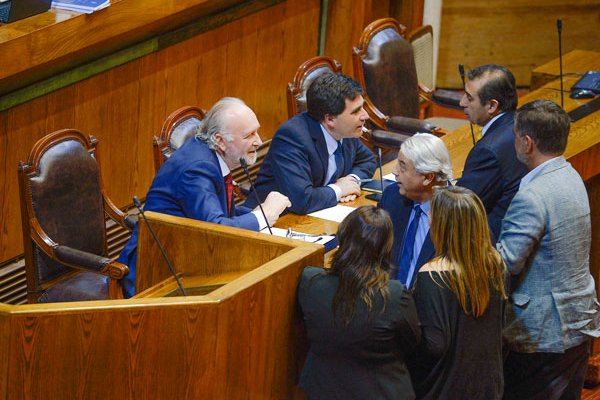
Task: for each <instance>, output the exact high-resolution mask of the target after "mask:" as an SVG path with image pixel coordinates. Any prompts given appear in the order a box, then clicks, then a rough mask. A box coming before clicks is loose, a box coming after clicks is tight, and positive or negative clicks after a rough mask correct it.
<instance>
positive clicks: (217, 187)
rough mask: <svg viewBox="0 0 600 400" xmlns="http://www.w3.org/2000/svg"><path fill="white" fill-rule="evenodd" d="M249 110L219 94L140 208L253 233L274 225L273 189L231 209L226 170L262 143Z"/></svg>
mask: <svg viewBox="0 0 600 400" xmlns="http://www.w3.org/2000/svg"><path fill="white" fill-rule="evenodd" d="M259 127H260V124H259V123H258V120H257V118H256V115H255V114H254V112H253V111H252V110H251V109H250V108H249V107H248V106H247V105H246V104H244V102H243V101H242V100H240V99H236V98H232V97H225V98H223V99H221V100H219V101H218V102H217V103H216V104H215V105H214V106H213V108H212V109H211V110H210V111H209V112H208V113H207V114H206V117H205V118H204V120H203V121H202V124H201V127H200V128H199V130H198V132H197V133H196V135H195V136H194V137H193V138H192V139H190V140H188V141H187V142H186V143H185V144H183V145H182V146H181V147H180V148H179V149H178V150H177V151H176V152H175V153H173V155H172V156H171V157H170V158H169V159H168V160H167V161H166V162H165V164H164V165H163V166H162V167H161V168H160V170H159V171H158V173H157V174H156V177H155V178H154V181H153V182H152V186H151V187H150V190H149V191H148V194H147V195H146V204H145V206H144V209H145V210H146V211H156V212H160V213H165V214H170V215H175V216H180V217H187V218H193V219H198V220H201V221H207V222H213V223H216V224H221V225H228V226H235V227H238V228H244V229H249V230H254V231H258V230H260V229H262V228H264V227H266V222H267V221H268V222H269V224H271V225H272V224H273V223H275V221H276V220H277V218H279V215H280V214H281V213H282V212H283V211H284V210H285V209H286V208H287V207H289V206H290V201H289V200H288V198H287V197H285V196H284V195H282V194H280V193H278V192H271V193H269V195H268V196H267V197H266V199H265V201H264V203H263V204H262V208H263V210H264V212H265V216H266V218H267V221H265V219H264V217H263V216H262V213H261V212H260V210H259V209H258V208H256V209H254V210H251V209H249V208H246V207H236V206H235V203H234V202H233V185H232V180H231V170H232V169H233V168H236V167H238V166H239V165H240V158H244V159H245V160H246V161H247V163H248V164H253V163H255V162H256V156H257V153H256V151H257V149H258V147H259V146H260V144H261V143H262V141H261V139H260V136H259V135H258V128H259ZM136 249H137V227H136V228H135V229H134V231H133V234H132V235H131V239H130V240H129V242H128V243H127V245H126V246H125V248H124V249H123V251H122V252H121V255H120V256H119V262H121V263H123V264H125V265H128V266H129V274H128V275H127V276H126V277H125V279H123V290H124V294H125V297H131V296H133V294H134V293H135V266H136V255H137V252H136Z"/></svg>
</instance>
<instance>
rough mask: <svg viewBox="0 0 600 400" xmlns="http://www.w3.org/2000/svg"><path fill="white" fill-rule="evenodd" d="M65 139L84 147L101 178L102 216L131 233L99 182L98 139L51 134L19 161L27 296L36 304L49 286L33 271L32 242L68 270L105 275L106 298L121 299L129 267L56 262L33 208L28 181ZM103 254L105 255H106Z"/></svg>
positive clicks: (68, 132) (67, 131)
mask: <svg viewBox="0 0 600 400" xmlns="http://www.w3.org/2000/svg"><path fill="white" fill-rule="evenodd" d="M66 140H76V141H78V142H80V143H81V144H83V145H84V147H85V148H86V149H87V151H88V152H89V153H90V155H91V156H92V157H94V159H95V160H96V162H97V163H98V173H99V175H100V189H101V193H102V201H103V205H104V212H105V215H107V216H109V217H110V218H111V219H113V220H114V221H115V222H116V223H118V224H119V225H121V226H123V227H125V228H127V229H128V230H131V228H132V225H131V223H130V222H128V221H127V219H126V218H127V216H126V214H125V213H123V212H122V211H121V210H119V209H118V208H117V207H116V206H115V205H114V203H113V202H112V201H111V200H110V199H109V198H108V196H107V195H106V191H105V189H104V184H103V183H102V178H101V176H102V174H101V170H100V163H99V162H98V150H97V148H96V145H97V140H96V139H95V138H94V137H93V136H91V135H90V136H89V138H86V137H85V136H84V135H83V134H82V133H81V132H79V131H77V130H75V129H62V130H59V131H56V132H53V133H50V134H48V135H46V136H45V137H43V138H42V139H40V140H38V141H37V142H36V144H35V145H34V146H33V148H32V150H31V152H30V153H29V158H28V160H27V162H26V163H25V162H22V161H21V163H20V165H19V170H18V175H19V181H20V182H19V183H20V185H19V191H20V197H21V219H22V224H23V244H24V248H25V249H24V250H25V270H26V278H27V289H28V290H27V292H28V293H27V297H28V300H29V302H30V303H35V302H37V298H38V297H39V294H40V293H41V292H43V291H44V290H45V289H46V288H47V287H48V286H49V285H48V284H46V285H41V286H38V284H37V278H36V271H35V270H34V267H33V266H34V260H33V257H34V248H33V243H32V241H33V242H35V244H36V245H37V246H38V248H39V249H40V250H41V251H42V252H43V253H44V254H45V255H46V256H48V257H49V258H51V259H52V260H55V261H57V262H60V263H62V264H65V265H68V266H70V267H73V268H76V269H80V270H84V271H88V272H96V273H98V274H102V275H106V276H108V277H110V280H109V296H110V298H113V299H118V298H123V292H122V288H121V284H120V281H119V280H120V279H122V278H123V277H124V276H125V275H126V274H127V273H128V272H129V268H128V267H127V266H126V265H123V264H121V263H118V262H115V261H113V262H109V263H107V264H106V265H105V266H104V267H103V268H102V270H100V271H94V270H91V269H89V268H84V267H82V266H78V265H74V264H69V263H67V262H65V261H64V260H62V259H59V258H58V257H57V255H56V254H55V249H56V248H57V247H58V246H59V245H60V244H59V243H56V242H55V241H54V240H53V239H52V238H50V236H49V235H48V234H47V233H46V232H45V231H44V229H43V228H42V227H41V225H40V223H39V221H38V219H37V217H36V215H35V211H34V209H33V199H32V195H31V186H30V185H29V180H30V179H31V177H35V176H38V175H39V166H40V160H41V157H42V156H43V154H44V153H45V152H46V151H47V150H48V149H50V148H52V147H53V146H55V145H57V144H59V143H61V142H63V141H66ZM106 247H107V243H106V240H105V243H104V248H105V252H106ZM106 254H108V253H107V252H106Z"/></svg>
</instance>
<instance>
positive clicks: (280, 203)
mask: <svg viewBox="0 0 600 400" xmlns="http://www.w3.org/2000/svg"><path fill="white" fill-rule="evenodd" d="M291 206H292V203H290V199H288V198H287V197H286V196H284V195H282V194H281V193H279V192H271V193H269V195H268V196H267V198H266V199H265V201H264V203H262V208H263V211H264V212H265V216H266V217H267V222H268V223H269V225H273V224H274V223H275V221H277V218H279V216H280V215H281V213H282V212H283V211H284V210H285V209H286V208H288V207H291ZM257 209H258V208H257Z"/></svg>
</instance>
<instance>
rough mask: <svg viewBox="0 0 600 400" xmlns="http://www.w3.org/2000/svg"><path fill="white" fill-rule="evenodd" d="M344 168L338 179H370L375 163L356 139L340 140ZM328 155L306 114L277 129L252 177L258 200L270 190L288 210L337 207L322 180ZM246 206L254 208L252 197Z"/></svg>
mask: <svg viewBox="0 0 600 400" xmlns="http://www.w3.org/2000/svg"><path fill="white" fill-rule="evenodd" d="M342 152H343V156H344V169H343V173H342V175H340V176H346V175H348V174H355V175H357V176H358V177H359V178H361V179H364V178H371V177H372V176H373V172H375V168H376V167H377V163H376V161H375V157H374V155H373V153H372V152H371V150H369V149H368V148H367V147H366V146H365V145H364V144H363V143H362V142H361V141H360V139H354V138H352V139H344V140H343V141H342ZM328 161H329V155H328V153H327V144H326V143H325V138H324V137H323V132H322V131H321V126H320V124H319V122H318V121H315V120H314V119H312V118H311V117H309V116H308V114H306V113H302V114H299V115H296V116H295V117H293V118H291V119H290V120H288V121H287V122H285V123H284V124H283V125H281V126H280V127H279V129H277V132H275V136H274V137H273V141H272V142H271V147H270V148H269V152H268V153H267V156H266V157H265V159H264V161H263V163H262V166H261V167H260V171H259V172H258V176H257V178H256V184H255V187H256V191H257V193H258V197H259V198H260V200H261V201H264V199H265V198H266V197H267V195H268V194H269V193H270V192H272V191H274V190H275V191H278V192H281V193H283V194H284V195H286V196H287V197H288V198H289V199H290V202H291V203H292V207H291V208H290V209H289V211H292V212H294V213H296V214H308V213H311V212H313V211H317V210H321V209H323V208H327V207H333V206H335V205H336V204H337V199H336V196H335V192H334V191H333V190H332V189H331V188H329V187H327V186H326V185H327V183H328V182H325V178H326V175H327V165H328ZM245 205H246V206H248V207H256V205H257V204H256V200H255V198H254V196H248V200H246V204H245Z"/></svg>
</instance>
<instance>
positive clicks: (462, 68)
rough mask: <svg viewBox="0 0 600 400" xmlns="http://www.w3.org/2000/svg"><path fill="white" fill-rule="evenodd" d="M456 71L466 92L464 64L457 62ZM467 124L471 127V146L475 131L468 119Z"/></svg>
mask: <svg viewBox="0 0 600 400" xmlns="http://www.w3.org/2000/svg"><path fill="white" fill-rule="evenodd" d="M458 73H459V74H460V79H461V80H462V84H463V90H464V91H465V93H466V92H467V85H466V83H465V66H464V65H462V64H458ZM469 126H470V127H471V140H473V146H475V144H476V143H477V142H476V141H475V133H474V132H473V123H472V122H471V120H470V119H469Z"/></svg>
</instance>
